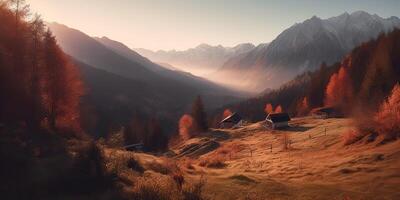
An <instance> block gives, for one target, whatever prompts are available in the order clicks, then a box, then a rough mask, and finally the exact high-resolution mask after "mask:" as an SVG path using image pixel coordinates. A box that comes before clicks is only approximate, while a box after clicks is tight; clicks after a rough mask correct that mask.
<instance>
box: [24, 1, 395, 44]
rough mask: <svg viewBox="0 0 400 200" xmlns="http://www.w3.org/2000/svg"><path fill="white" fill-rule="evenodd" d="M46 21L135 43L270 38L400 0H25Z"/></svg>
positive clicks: (386, 8) (391, 9) (391, 12)
mask: <svg viewBox="0 0 400 200" xmlns="http://www.w3.org/2000/svg"><path fill="white" fill-rule="evenodd" d="M26 2H27V3H28V4H30V7H31V10H32V11H33V12H37V13H39V14H40V15H41V16H42V18H43V19H44V20H45V21H47V22H58V23H61V24H65V25H67V26H69V27H71V28H75V29H79V30H81V31H83V32H85V33H86V34H88V35H90V36H106V37H109V38H111V39H113V40H117V41H120V42H123V43H125V44H126V45H127V46H129V47H131V48H146V49H151V50H160V49H162V50H171V49H176V50H184V49H188V48H192V47H195V46H197V45H199V44H201V43H207V44H210V45H219V44H221V45H223V46H234V45H237V44H239V43H247V42H250V43H253V44H255V45H257V44H259V43H266V42H270V41H272V40H273V39H274V38H275V37H276V36H278V35H279V33H281V32H282V31H283V30H285V29H286V28H288V27H290V26H292V25H293V24H295V23H300V22H303V21H304V20H306V19H308V18H310V17H312V16H314V15H316V16H318V17H320V18H322V19H325V18H329V17H332V16H337V15H340V14H342V13H344V12H348V13H352V12H354V11H358V10H364V11H367V12H369V13H371V14H378V15H379V16H381V17H385V18H386V17H390V16H398V17H399V16H400V0H335V1H325V0H320V1H317V0H26Z"/></svg>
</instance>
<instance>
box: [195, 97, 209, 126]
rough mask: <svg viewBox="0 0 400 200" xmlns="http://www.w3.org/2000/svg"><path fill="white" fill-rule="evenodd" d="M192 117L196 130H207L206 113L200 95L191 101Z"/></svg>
mask: <svg viewBox="0 0 400 200" xmlns="http://www.w3.org/2000/svg"><path fill="white" fill-rule="evenodd" d="M192 117H193V119H194V121H195V123H196V127H197V128H198V131H207V130H208V125H207V115H206V112H205V111H204V105H203V101H202V100H201V97H200V96H197V97H196V100H195V101H194V103H193V106H192Z"/></svg>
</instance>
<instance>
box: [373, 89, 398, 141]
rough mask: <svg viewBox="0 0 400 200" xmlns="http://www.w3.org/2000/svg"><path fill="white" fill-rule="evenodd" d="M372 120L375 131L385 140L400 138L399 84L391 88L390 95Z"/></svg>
mask: <svg viewBox="0 0 400 200" xmlns="http://www.w3.org/2000/svg"><path fill="white" fill-rule="evenodd" d="M374 120H375V123H376V127H375V129H376V130H377V132H378V133H379V134H382V135H384V136H385V137H386V139H394V138H396V137H398V136H400V84H396V85H395V86H394V87H393V90H392V92H391V95H390V96H389V98H388V99H387V100H386V101H384V102H383V103H382V105H381V106H380V109H379V111H378V113H377V114H376V115H375V118H374Z"/></svg>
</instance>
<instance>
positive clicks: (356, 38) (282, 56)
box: [212, 11, 400, 91]
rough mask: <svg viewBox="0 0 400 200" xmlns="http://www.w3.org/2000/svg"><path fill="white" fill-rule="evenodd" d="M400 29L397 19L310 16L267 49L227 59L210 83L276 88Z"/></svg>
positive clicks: (355, 15)
mask: <svg viewBox="0 0 400 200" xmlns="http://www.w3.org/2000/svg"><path fill="white" fill-rule="evenodd" d="M394 27H400V19H399V18H397V17H390V18H386V19H385V18H382V17H379V16H378V15H371V14H369V13H367V12H364V11H357V12H353V13H351V14H348V13H344V14H342V15H339V16H337V17H331V18H328V19H320V18H318V17H316V16H313V17H312V18H310V19H307V20H305V21H304V22H302V23H297V24H295V25H293V26H291V27H290V28H288V29H286V30H285V31H283V32H282V33H281V34H280V35H279V36H278V37H277V38H276V39H274V40H273V41H272V42H271V43H270V44H269V45H268V46H258V47H257V48H254V49H253V50H251V51H250V52H248V53H245V54H244V55H239V56H237V57H233V58H231V59H229V60H228V61H227V62H225V63H224V64H223V66H222V67H221V69H220V70H218V71H217V72H216V73H215V74H213V75H212V80H218V79H220V77H229V78H228V79H230V80H235V82H240V83H242V84H241V85H240V86H241V87H243V88H249V89H253V90H256V91H262V90H263V89H265V88H277V87H279V86H280V85H281V84H282V83H283V82H285V81H287V80H290V79H291V78H293V77H294V76H296V75H298V74H301V73H303V72H305V71H309V70H311V71H313V70H316V69H318V67H319V66H320V65H321V63H322V62H326V63H327V64H332V63H334V62H337V61H339V60H340V59H342V58H343V57H344V56H345V55H346V54H347V53H349V51H350V50H351V49H353V48H354V47H356V46H357V45H360V44H361V43H363V42H366V41H368V40H370V39H373V38H376V37H377V36H378V35H379V34H380V33H382V32H385V33H387V32H388V31H391V30H393V28H394Z"/></svg>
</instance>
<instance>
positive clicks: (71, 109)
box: [44, 30, 83, 130]
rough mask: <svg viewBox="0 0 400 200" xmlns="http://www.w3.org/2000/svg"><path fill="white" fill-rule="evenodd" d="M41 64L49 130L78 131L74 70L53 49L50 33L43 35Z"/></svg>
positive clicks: (78, 82)
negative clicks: (43, 74)
mask: <svg viewBox="0 0 400 200" xmlns="http://www.w3.org/2000/svg"><path fill="white" fill-rule="evenodd" d="M44 60H45V61H44V66H45V72H46V79H45V90H46V95H45V102H46V106H47V118H48V122H49V126H50V128H51V129H52V130H56V129H57V128H58V127H59V126H64V127H66V126H69V127H74V128H78V127H77V126H78V124H79V123H78V122H79V99H80V97H81V96H82V95H83V88H82V83H81V80H80V77H79V73H78V71H77V68H76V67H75V66H74V65H73V64H72V63H70V61H69V60H68V59H67V57H66V55H65V54H64V53H63V52H62V50H61V49H60V47H59V46H58V45H57V42H56V39H55V37H54V36H53V35H52V33H51V31H50V30H48V31H47V32H46V33H45V35H44ZM66 83H67V84H66Z"/></svg>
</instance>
